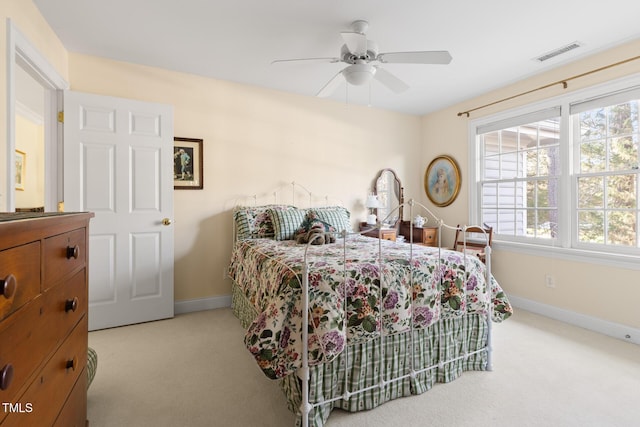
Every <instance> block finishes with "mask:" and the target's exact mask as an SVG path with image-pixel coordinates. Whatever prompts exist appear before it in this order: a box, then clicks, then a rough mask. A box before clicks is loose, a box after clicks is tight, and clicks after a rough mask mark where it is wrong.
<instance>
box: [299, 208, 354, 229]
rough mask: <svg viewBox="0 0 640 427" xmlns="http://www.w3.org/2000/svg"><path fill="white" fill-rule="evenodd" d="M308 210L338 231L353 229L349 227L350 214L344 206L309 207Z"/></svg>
mask: <svg viewBox="0 0 640 427" xmlns="http://www.w3.org/2000/svg"><path fill="white" fill-rule="evenodd" d="M309 211H310V212H313V213H314V214H315V215H316V216H317V217H318V219H320V220H322V221H324V222H326V223H328V224H330V225H331V226H333V227H334V228H335V229H336V230H338V231H343V230H347V232H351V231H353V230H352V228H351V219H350V217H351V214H350V213H349V211H348V210H347V208H345V207H342V206H327V207H322V208H311V209H309Z"/></svg>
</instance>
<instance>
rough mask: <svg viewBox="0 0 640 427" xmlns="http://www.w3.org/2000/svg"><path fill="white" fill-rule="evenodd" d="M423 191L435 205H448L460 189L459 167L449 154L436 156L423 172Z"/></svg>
mask: <svg viewBox="0 0 640 427" xmlns="http://www.w3.org/2000/svg"><path fill="white" fill-rule="evenodd" d="M424 191H425V192H426V193H427V197H429V200H431V202H432V203H433V204H434V205H436V206H449V205H450V204H451V203H453V201H454V200H455V199H456V197H458V192H459V191H460V169H459V168H458V163H457V162H456V161H455V160H454V159H453V157H449V156H444V155H443V156H438V157H436V158H435V159H433V160H432V161H431V163H429V166H428V167H427V171H426V172H425V174H424Z"/></svg>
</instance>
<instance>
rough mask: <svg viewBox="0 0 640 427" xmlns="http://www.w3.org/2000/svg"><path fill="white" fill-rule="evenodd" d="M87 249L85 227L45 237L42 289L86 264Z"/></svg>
mask: <svg viewBox="0 0 640 427" xmlns="http://www.w3.org/2000/svg"><path fill="white" fill-rule="evenodd" d="M86 249H87V248H86V240H85V229H84V228H81V229H78V230H73V231H70V232H68V233H64V234H59V235H57V236H53V237H49V238H47V239H45V240H44V260H45V261H44V272H43V284H42V290H43V291H44V290H45V289H48V288H49V287H51V286H53V285H54V284H56V283H57V282H58V280H60V279H61V278H62V277H64V276H65V275H66V274H68V273H70V272H72V271H74V270H75V269H77V268H80V267H82V266H83V265H85V260H86Z"/></svg>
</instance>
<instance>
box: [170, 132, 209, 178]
mask: <svg viewBox="0 0 640 427" xmlns="http://www.w3.org/2000/svg"><path fill="white" fill-rule="evenodd" d="M202 171H203V166H202V139H195V138H178V137H175V138H173V188H174V189H175V190H202V189H203V188H204V186H203V182H202V181H203V180H202Z"/></svg>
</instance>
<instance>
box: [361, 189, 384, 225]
mask: <svg viewBox="0 0 640 427" xmlns="http://www.w3.org/2000/svg"><path fill="white" fill-rule="evenodd" d="M365 206H366V207H367V208H368V209H369V215H367V225H376V220H377V217H376V214H375V211H374V209H377V208H379V207H380V202H379V201H378V196H377V195H375V194H369V195H368V196H367V201H366V203H365Z"/></svg>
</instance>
